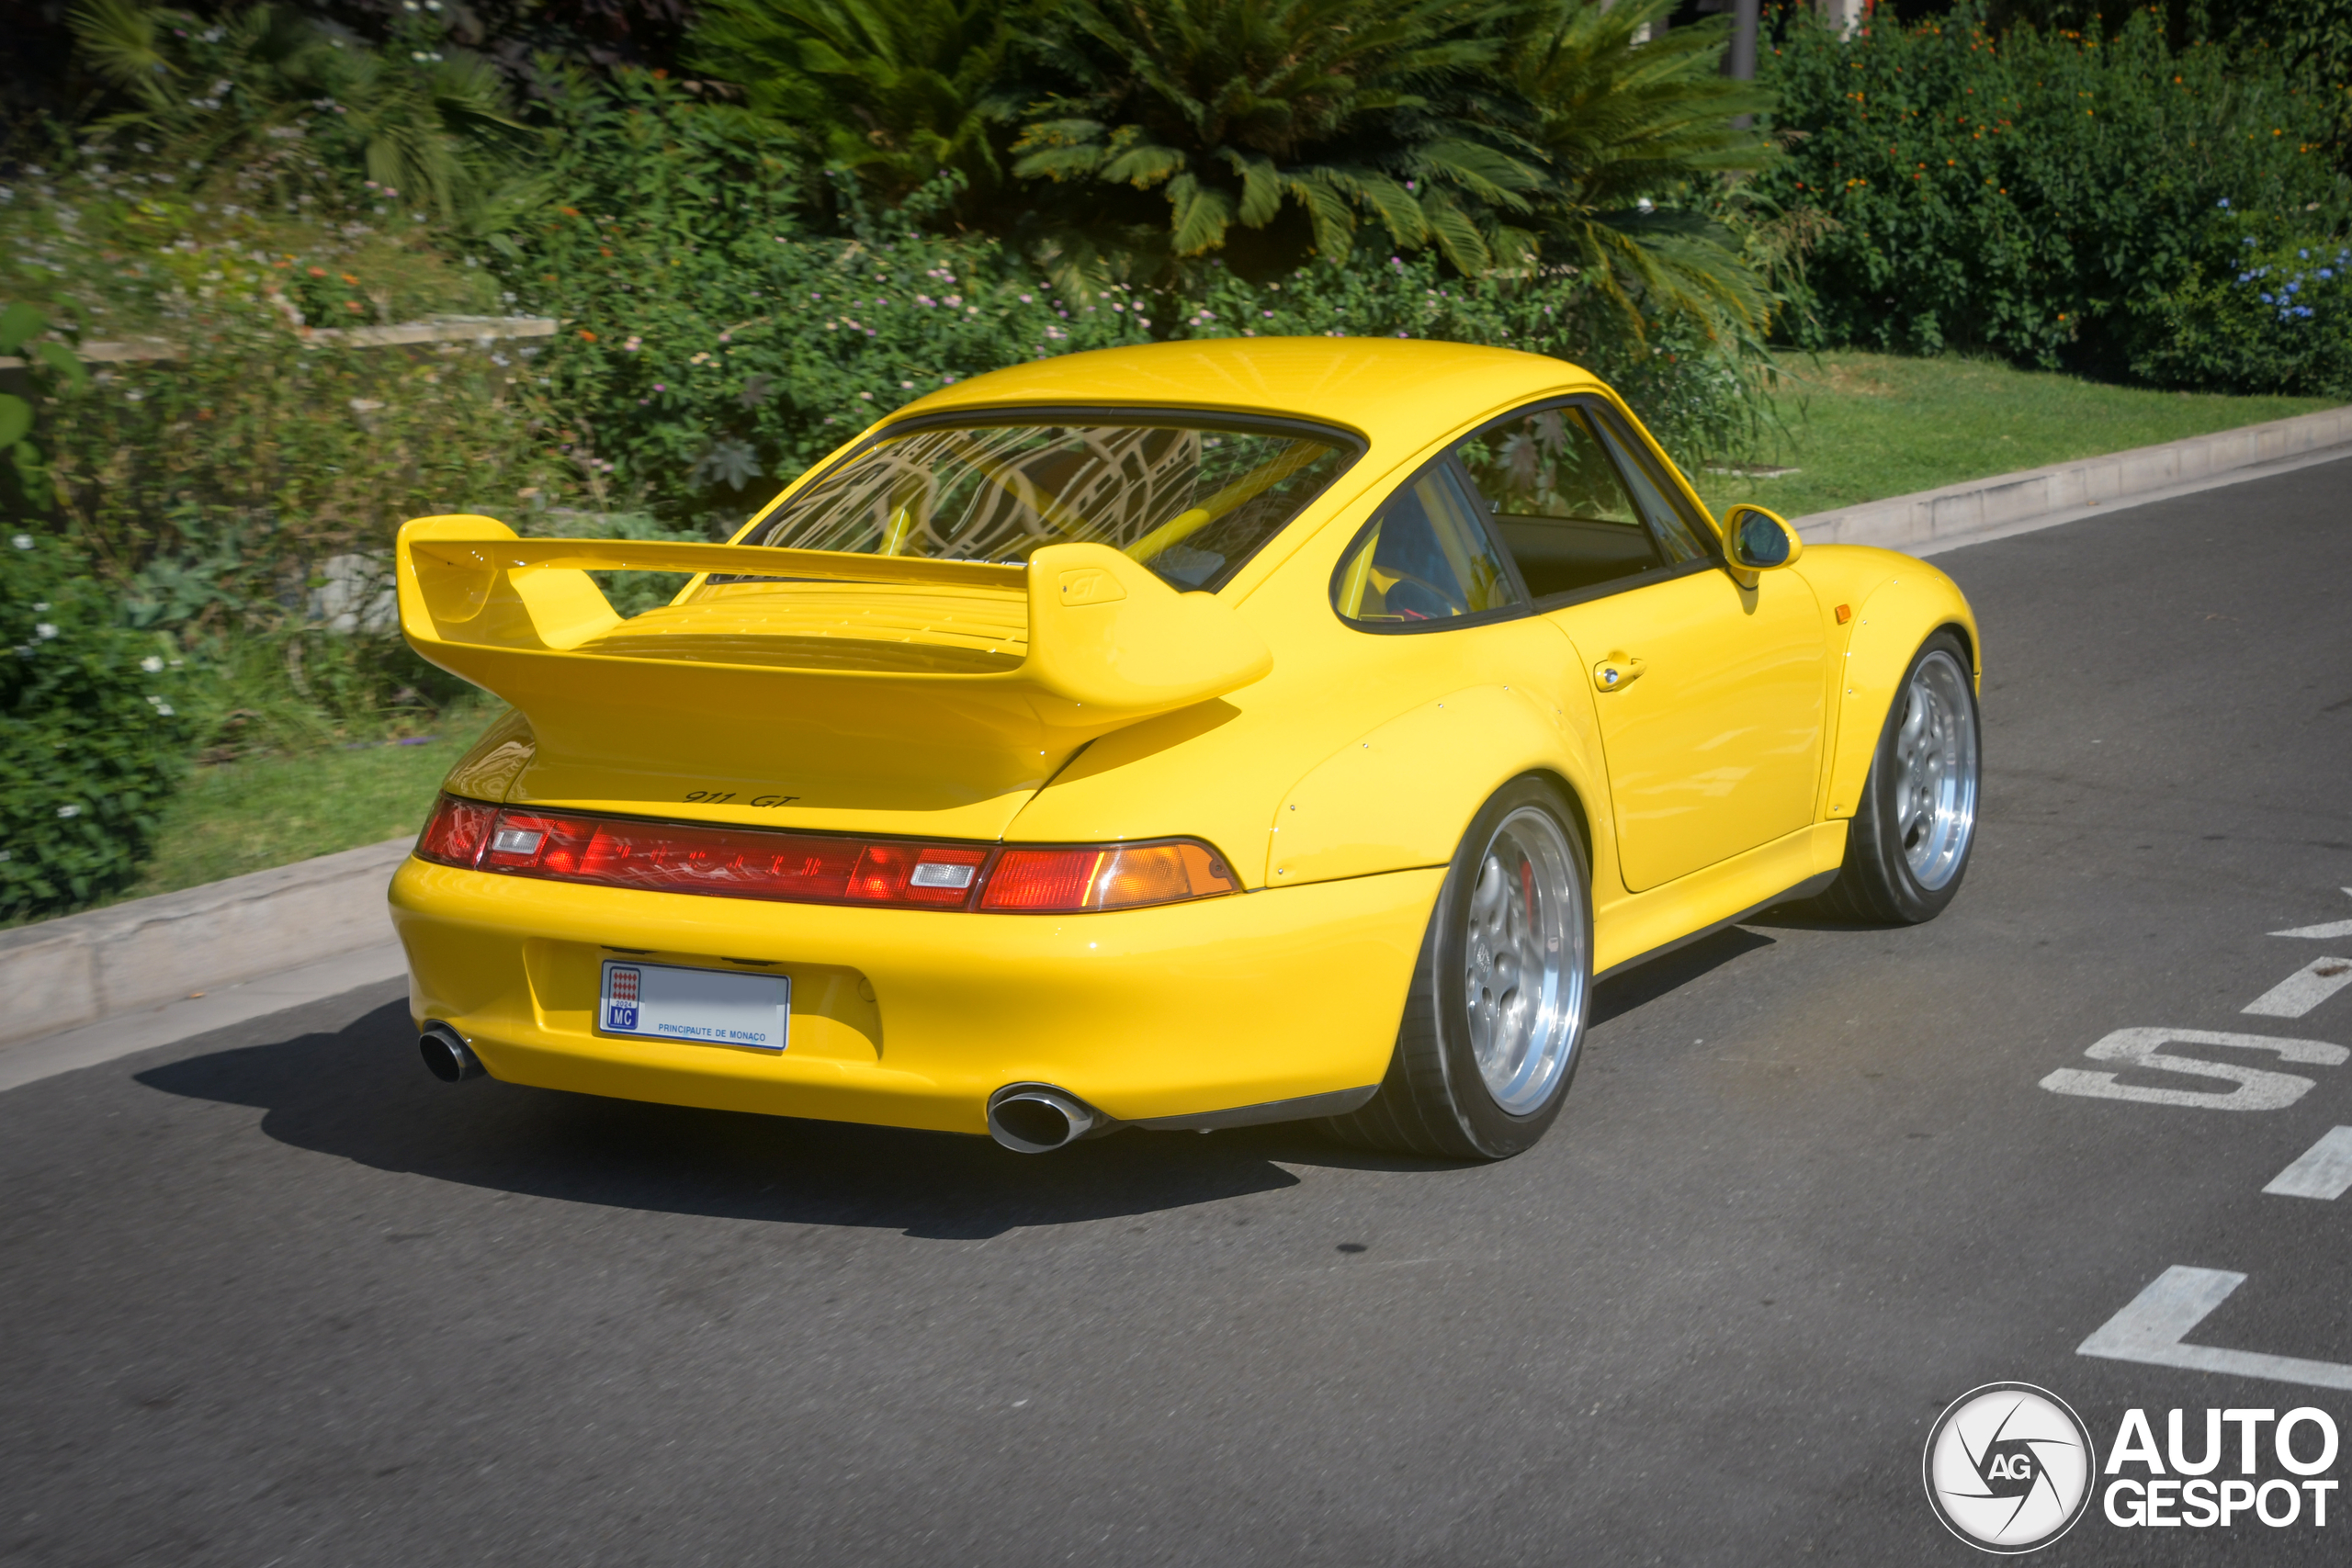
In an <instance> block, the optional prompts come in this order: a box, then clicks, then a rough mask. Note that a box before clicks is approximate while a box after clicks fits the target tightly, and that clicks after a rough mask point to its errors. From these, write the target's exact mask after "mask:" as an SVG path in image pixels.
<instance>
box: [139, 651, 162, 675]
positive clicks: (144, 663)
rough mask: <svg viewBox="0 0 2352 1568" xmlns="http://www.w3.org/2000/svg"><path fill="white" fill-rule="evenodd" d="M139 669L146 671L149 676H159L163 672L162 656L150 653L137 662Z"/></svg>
mask: <svg viewBox="0 0 2352 1568" xmlns="http://www.w3.org/2000/svg"><path fill="white" fill-rule="evenodd" d="M139 668H141V670H144V671H147V673H149V674H150V675H160V674H162V673H163V672H164V660H163V656H162V655H160V654H154V653H151V654H149V655H148V656H147V657H146V658H144V659H142V660H140V661H139Z"/></svg>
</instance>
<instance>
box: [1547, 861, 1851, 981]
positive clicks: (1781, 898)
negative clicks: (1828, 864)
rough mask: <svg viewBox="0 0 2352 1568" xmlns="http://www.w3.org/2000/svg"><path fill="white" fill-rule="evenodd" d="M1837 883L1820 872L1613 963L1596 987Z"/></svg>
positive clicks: (1831, 874) (1829, 873) (1598, 977)
mask: <svg viewBox="0 0 2352 1568" xmlns="http://www.w3.org/2000/svg"><path fill="white" fill-rule="evenodd" d="M1837 880H1838V874H1837V873H1836V872H1834V871H1817V872H1815V873H1814V874H1812V875H1811V876H1808V877H1806V878H1805V879H1804V881H1803V882H1800V883H1798V884H1797V885H1796V886H1793V887H1791V888H1788V889H1787V890H1785V891H1783V892H1780V893H1775V894H1773V895H1772V897H1770V898H1767V899H1765V900H1764V901H1763V902H1761V903H1758V904H1752V905H1750V906H1748V907H1747V908H1745V909H1742V910H1741V911H1740V912H1739V913H1737V914H1736V915H1730V916H1726V917H1725V918H1724V919H1720V920H1717V921H1716V922H1715V923H1714V924H1713V925H1711V926H1701V927H1700V928H1699V929H1698V930H1697V931H1692V932H1691V934H1690V935H1688V936H1679V937H1676V938H1675V939H1674V940H1673V941H1672V942H1666V943H1664V944H1662V945H1660V946H1657V947H1653V948H1651V949H1650V950H1649V951H1648V952H1646V953H1635V954H1634V956H1633V957H1631V958H1627V959H1623V960H1621V961H1620V962H1618V963H1615V964H1611V965H1610V966H1609V967H1608V968H1606V969H1603V970H1602V971H1601V972H1600V974H1598V975H1595V976H1593V977H1592V979H1593V984H1595V985H1599V984H1600V982H1601V981H1603V980H1606V979H1609V978H1610V977H1611V976H1617V975H1623V973H1624V972H1625V971H1626V970H1628V969H1638V968H1640V967H1641V966H1642V965H1643V964H1647V963H1649V962H1650V961H1651V960H1652V959H1655V958H1664V957H1665V956H1666V955H1667V954H1668V953H1676V952H1679V951H1680V950H1681V949H1683V948H1686V947H1688V946H1690V945H1691V943H1692V942H1704V941H1706V940H1707V938H1709V937H1711V936H1713V935H1714V934H1715V933H1716V932H1717V931H1724V930H1728V929H1729V928H1730V927H1733V926H1736V925H1737V924H1739V922H1740V921H1742V920H1747V919H1755V918H1756V917H1757V916H1758V915H1760V914H1762V913H1763V912H1764V911H1765V910H1767V909H1769V908H1771V907H1772V906H1773V905H1775V904H1792V903H1795V902H1796V901H1797V900H1798V899H1800V898H1810V897H1814V896H1815V894H1819V893H1826V892H1827V891H1828V890H1829V885H1830V884H1831V883H1833V882H1835V881H1837Z"/></svg>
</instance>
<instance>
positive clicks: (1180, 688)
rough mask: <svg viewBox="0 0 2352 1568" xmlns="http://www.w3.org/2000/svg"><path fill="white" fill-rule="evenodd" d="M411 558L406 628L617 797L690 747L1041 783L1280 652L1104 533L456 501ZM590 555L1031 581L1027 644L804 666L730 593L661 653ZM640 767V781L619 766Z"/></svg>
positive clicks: (938, 582)
mask: <svg viewBox="0 0 2352 1568" xmlns="http://www.w3.org/2000/svg"><path fill="white" fill-rule="evenodd" d="M396 567H397V572H398V581H399V588H400V610H401V632H402V633H403V634H404V635H405V636H406V637H407V639H408V642H409V645H410V646H411V647H412V648H413V649H415V650H416V651H417V653H418V654H419V655H420V656H421V657H423V658H424V659H425V660H428V661H430V662H432V663H434V664H436V665H438V666H440V667H441V668H442V669H444V670H447V671H449V672H450V673H452V674H454V675H457V676H458V677H459V678H461V679H463V680H466V681H469V682H472V683H474V684H475V685H478V686H481V687H484V688H486V689H488V690H489V691H491V692H493V693H495V694H497V695H499V696H501V697H503V698H504V699H505V700H506V701H507V702H509V703H511V704H512V705H515V707H516V708H519V709H521V710H522V712H523V713H524V715H525V716H526V718H527V719H528V720H529V721H530V724H531V727H532V730H533V732H534V734H535V736H536V737H537V742H538V746H537V750H538V752H539V755H540V759H541V761H548V760H550V758H551V757H554V758H561V759H563V760H564V761H566V762H568V763H571V764H573V765H574V767H575V769H586V770H587V771H588V772H589V773H594V774H595V775H597V776H598V777H600V778H602V777H603V775H605V774H611V775H613V776H612V777H611V778H610V779H609V780H607V781H606V782H605V783H604V784H594V785H586V781H585V780H584V779H583V780H582V784H583V785H584V786H586V787H588V789H589V793H591V794H593V795H597V796H599V797H602V798H606V799H617V798H636V797H638V796H640V795H642V796H644V797H645V798H649V799H661V798H666V799H676V798H678V795H677V792H676V791H673V790H668V789H667V785H668V784H672V783H674V782H676V780H677V779H679V778H681V777H683V776H684V775H683V774H682V773H680V772H679V769H680V768H682V767H684V766H687V765H691V766H693V767H695V768H696V769H697V770H703V771H716V773H718V774H719V775H720V776H722V777H728V778H736V779H741V780H742V781H745V782H746V783H757V784H760V785H761V786H763V787H767V786H771V785H772V784H774V782H775V781H776V780H778V779H780V778H781V779H784V780H786V781H788V782H789V781H799V780H804V779H814V778H815V777H816V776H818V775H819V774H822V775H824V776H826V777H829V778H831V779H834V780H835V781H836V784H837V787H832V786H829V787H826V788H822V789H820V788H817V787H816V786H815V785H813V784H812V785H811V790H810V791H809V792H803V793H800V794H797V795H795V796H794V798H796V799H808V800H810V801H811V802H812V804H813V803H815V802H816V801H818V800H820V799H821V798H823V797H826V796H829V795H840V796H841V797H842V798H841V804H842V805H843V806H844V807H847V806H849V805H850V804H852V803H853V802H857V803H863V804H864V805H865V806H866V807H874V808H885V809H887V808H890V806H891V805H892V804H895V805H896V806H897V807H899V808H905V809H915V810H922V809H926V807H925V806H923V805H922V803H923V802H932V803H933V804H934V805H936V806H941V807H944V806H946V805H949V804H951V803H952V802H956V801H961V802H975V801H978V800H981V799H988V798H993V797H996V796H999V795H1002V794H1005V793H1007V792H1009V791H1013V790H1019V789H1034V788H1035V787H1037V785H1038V784H1042V783H1043V782H1044V780H1045V779H1046V777H1048V776H1050V775H1051V773H1053V772H1054V771H1055V770H1056V769H1057V768H1058V767H1059V766H1060V765H1061V763H1062V762H1063V761H1067V760H1068V758H1069V755H1070V754H1071V753H1072V752H1073V751H1074V750H1076V749H1077V748H1078V747H1079V746H1081V745H1083V744H1084V743H1086V742H1087V741H1088V740H1091V739H1094V738H1095V737H1097V736H1099V735H1103V734H1106V733H1108V732H1110V731H1111V730H1114V729H1118V728H1123V727H1125V726H1126V725H1130V724H1134V723H1136V722H1138V721H1140V720H1142V719H1146V718H1149V717H1152V716H1156V715H1159V714H1163V713H1169V712H1172V711H1174V710H1176V709H1179V708H1184V707H1190V706H1192V705H1195V704H1198V703H1203V702H1206V701H1209V700H1210V699H1212V698H1215V697H1218V696H1222V695H1224V694H1226V693H1227V692H1231V691H1235V690H1238V688H1240V687H1242V686H1246V685H1249V684H1250V683H1251V682H1255V681H1258V680H1260V679H1261V678H1262V677H1263V676H1264V675H1265V674H1266V673H1267V671H1269V670H1271V669H1272V667H1273V656H1272V653H1271V652H1269V651H1268V649H1267V648H1266V645H1265V642H1264V641H1263V639H1262V638H1261V637H1259V636H1258V635H1257V633H1256V632H1255V631H1254V630H1252V629H1251V628H1250V626H1248V625H1246V624H1245V623H1244V622H1242V621H1241V620H1240V619H1239V618H1238V617H1237V616H1236V615H1234V614H1233V613H1232V611H1231V610H1230V609H1229V608H1227V606H1226V605H1225V604H1221V603H1219V602H1218V601H1217V600H1216V597H1215V596H1213V595H1211V594H1207V593H1180V592H1176V591H1175V590H1174V589H1172V588H1170V587H1169V586H1168V584H1167V583H1165V582H1164V581H1161V580H1160V579H1159V577H1157V576H1155V575H1154V574H1153V573H1152V572H1151V571H1149V570H1147V569H1146V568H1144V567H1142V566H1140V565H1138V564H1137V563H1136V561H1134V560H1133V559H1131V558H1128V557H1127V556H1125V555H1124V554H1122V553H1120V552H1119V551H1117V550H1114V549H1113V548H1111V547H1108V546H1104V545H1093V544H1068V545H1048V546H1046V547H1043V548H1041V549H1039V550H1038V551H1037V552H1036V553H1035V555H1034V556H1033V557H1031V558H1030V559H1029V560H1028V561H1026V562H1012V563H998V562H987V561H955V560H932V559H923V558H910V557H892V556H866V555H851V554H845V553H840V552H835V551H830V550H792V549H776V548H771V547H765V546H754V545H691V544H667V543H659V542H648V541H642V540H635V539H614V540H598V539H524V538H518V537H517V536H515V532H514V530H513V529H511V528H509V527H507V526H506V525H504V524H503V523H500V522H497V521H496V520H494V519H492V518H489V517H476V516H447V517H423V518H418V519H416V520H415V521H413V522H411V523H409V524H407V525H405V526H403V527H402V528H401V533H400V542H399V545H398V547H397V552H396ZM591 571H671V572H677V571H683V572H694V573H705V574H715V575H721V576H738V577H747V578H753V579H760V580H765V581H775V580H785V581H810V582H826V583H859V584H868V585H873V586H876V587H879V588H883V589H885V590H887V589H888V588H889V587H891V586H894V585H903V586H904V587H906V588H908V589H910V590H921V589H924V588H941V587H953V588H960V589H965V590H971V589H979V590H984V591H994V592H996V593H1001V594H1002V595H1004V596H1005V597H1006V598H1007V599H1011V598H1012V597H1014V596H1015V595H1018V596H1020V597H1021V598H1022V599H1023V601H1025V607H1026V614H1027V620H1028V632H1027V640H1026V651H1025V653H1024V654H1023V657H1022V659H1021V660H1020V662H1019V663H1018V665H1017V666H1015V667H1013V668H1011V669H1004V670H996V671H984V672H967V671H933V670H922V671H899V670H872V669H855V668H827V667H821V666H820V664H819V663H816V662H812V663H811V665H810V666H809V667H796V666H795V664H794V663H792V662H791V660H792V658H793V657H794V656H793V654H792V653H791V651H790V649H788V648H787V647H786V643H785V642H784V641H783V640H782V639H777V640H775V641H774V642H773V644H772V645H771V646H770V647H767V648H763V646H762V638H761V635H760V632H759V629H758V626H759V622H758V617H757V615H752V614H747V613H745V607H744V606H743V605H742V604H741V602H740V601H739V602H734V603H732V604H730V605H729V606H728V608H727V609H726V610H724V611H722V610H721V609H720V608H719V607H718V606H713V612H714V617H713V618H714V620H717V619H718V618H721V617H723V618H724V620H725V621H726V623H727V625H726V628H725V635H724V636H723V637H716V638H707V639H700V646H699V647H698V648H697V649H695V651H694V652H693V653H692V654H691V655H686V656H677V657H659V656H654V655H651V654H649V653H647V652H645V651H643V650H642V648H641V646H640V645H639V644H636V643H633V642H628V641H624V642H623V644H622V645H621V647H620V648H619V649H615V650H611V651H601V650H599V649H596V648H595V647H594V646H593V645H594V643H595V642H596V641H597V639H599V638H601V637H605V635H606V634H608V633H610V632H613V631H614V630H615V629H616V628H617V627H619V626H621V625H622V620H621V617H620V616H619V615H616V614H615V613H614V610H613V607H612V604H611V603H610V602H609V601H607V600H606V599H605V595H604V592H603V591H602V590H600V589H599V588H598V587H597V586H596V584H595V581H594V580H593V579H592V578H591V577H590V576H589V575H588V574H589V573H590V572H591ZM714 649H715V650H716V651H714ZM729 649H733V650H734V652H733V653H732V654H731V655H730V654H729V651H728V650H729ZM682 726H685V727H690V730H689V731H688V732H687V733H689V734H690V739H688V740H687V743H686V744H685V745H683V746H682V745H681V744H680V741H681V739H682V731H681V727H682ZM684 752H691V753H692V759H693V760H692V762H691V764H689V763H687V762H686V761H684V758H683V756H682V753H684ZM624 775H626V776H627V778H635V779H637V780H639V785H638V786H636V787H632V788H622V787H621V786H622V785H623V784H625V783H626V779H625V778H624ZM657 780H659V781H661V785H662V787H660V788H655V787H654V785H655V782H656V781H657ZM532 793H533V794H534V795H538V796H539V797H541V798H545V797H546V795H547V793H548V792H547V791H546V790H545V789H537V790H534V791H533V792H532ZM564 793H566V794H568V795H574V796H575V797H577V795H579V793H580V791H579V789H577V788H574V789H567V790H566V791H565V792H564Z"/></svg>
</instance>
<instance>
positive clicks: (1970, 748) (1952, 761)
mask: <svg viewBox="0 0 2352 1568" xmlns="http://www.w3.org/2000/svg"><path fill="white" fill-rule="evenodd" d="M1977 734H1978V729H1977V719H1976V691H1975V685H1974V683H1973V682H1972V681H1971V680H1970V679H1969V673H1968V658H1967V651H1966V649H1963V648H1962V646H1961V643H1960V639H1959V638H1958V637H1954V636H1953V635H1952V634H1951V633H1950V632H1938V633H1937V634H1936V635H1935V636H1934V637H1929V638H1928V640H1927V642H1926V644H1925V645H1924V646H1922V647H1921V648H1920V649H1919V652H1918V655H1917V658H1915V659H1913V660H1912V661H1911V668H1910V670H1909V671H1907V672H1906V673H1905V676H1904V678H1903V685H1902V687H1901V688H1900V689H1899V690H1898V691H1897V692H1896V693H1895V696H1894V705H1893V706H1892V708H1891V709H1890V710H1889V711H1888V713H1887V716H1886V729H1885V732H1884V733H1883V735H1882V736H1881V737H1880V739H1879V744H1878V752H1877V755H1875V756H1874V757H1872V758H1871V772H1870V777H1869V778H1868V780H1866V781H1865V782H1864V784H1863V785H1862V798H1861V799H1860V801H1859V802H1858V803H1857V804H1856V807H1855V810H1854V820H1853V824H1852V826H1851V827H1849V829H1847V833H1846V863H1845V865H1844V866H1843V868H1841V869H1840V871H1839V872H1838V881H1837V883H1836V885H1835V886H1832V887H1831V888H1830V889H1829V891H1828V892H1827V893H1826V894H1824V895H1823V896H1822V902H1823V904H1824V905H1825V906H1826V907H1827V908H1830V909H1831V910H1832V911H1833V912H1835V913H1838V914H1841V915H1845V916H1848V917H1849V918H1852V919H1869V920H1886V921H1892V922H1895V923H1899V924H1903V925H1916V924H1917V923H1918V922H1919V921H1921V920H1930V919H1935V917H1936V916H1938V915H1939V914H1941V913H1942V912H1943V908H1944V906H1945V905H1947V904H1949V903H1951V898H1952V895H1953V894H1955V893H1957V892H1958V891H1959V890H1960V878H1961V874H1962V872H1964V871H1966V870H1967V869H1968V852H1969V850H1970V849H1971V848H1972V847H1973V845H1974V844H1975V842H1976V790H1977V761H1976V751H1977Z"/></svg>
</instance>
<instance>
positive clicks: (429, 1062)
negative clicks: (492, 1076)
mask: <svg viewBox="0 0 2352 1568" xmlns="http://www.w3.org/2000/svg"><path fill="white" fill-rule="evenodd" d="M416 1048H417V1050H418V1051H419V1052H420V1053H422V1054H423V1055H424V1070H425V1071H426V1072H429V1073H431V1074H432V1075H433V1076H434V1077H436V1078H439V1079H440V1080H441V1081H442V1082H443V1083H463V1082H464V1081H465V1080H466V1079H468V1078H478V1077H485V1076H486V1075H487V1071H488V1069H486V1068H485V1067H483V1066H482V1065H481V1057H480V1056H477V1055H474V1053H473V1047H471V1046H469V1045H468V1044H467V1043H466V1037H465V1036H464V1035H462V1034H459V1033H458V1032H457V1031H456V1030H454V1029H452V1028H450V1027H449V1026H448V1025H447V1024H446V1023H443V1022H442V1021H440V1020H438V1019H428V1020H426V1021H425V1025H424V1032H422V1033H420V1034H419V1035H418V1036H417V1037H416Z"/></svg>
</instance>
